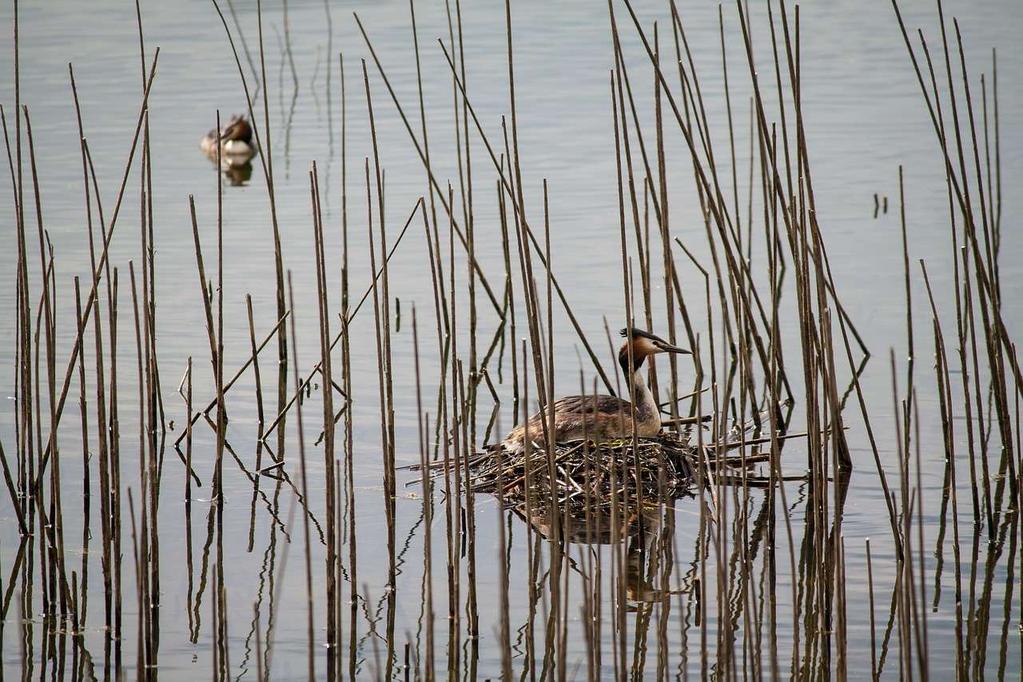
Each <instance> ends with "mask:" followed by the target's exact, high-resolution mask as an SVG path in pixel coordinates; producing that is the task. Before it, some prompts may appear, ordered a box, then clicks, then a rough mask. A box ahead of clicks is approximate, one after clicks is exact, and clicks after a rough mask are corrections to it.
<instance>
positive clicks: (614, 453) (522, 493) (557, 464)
mask: <svg viewBox="0 0 1023 682" xmlns="http://www.w3.org/2000/svg"><path fill="white" fill-rule="evenodd" d="M551 454H552V455H553V456H552V457H549V453H548V452H547V449H546V448H535V449H531V451H530V452H529V453H526V452H525V451H523V452H508V451H505V450H500V449H495V450H493V451H491V452H489V453H486V454H481V455H480V456H477V457H476V458H474V460H473V461H472V463H471V464H470V471H469V473H470V477H469V486H470V488H471V489H472V490H473V491H474V492H484V493H493V494H495V495H497V496H498V497H500V498H501V499H502V500H503V501H504V503H505V504H506V505H509V506H512V507H519V506H525V504H526V501H527V500H526V497H527V495H529V496H530V497H531V499H532V500H533V501H534V503H539V504H544V505H546V504H549V503H550V502H551V501H555V503H556V504H557V506H558V507H559V508H561V509H562V510H563V512H567V513H569V514H571V513H572V512H574V511H579V512H581V511H582V510H583V509H584V508H585V509H587V510H588V512H589V513H592V512H595V511H596V512H599V511H600V510H601V509H602V508H606V509H607V510H609V509H610V508H611V507H612V506H613V505H615V504H618V505H621V504H623V503H626V504H635V503H636V502H637V501H650V502H656V501H665V500H668V499H675V498H678V497H682V496H685V495H687V494H689V493H691V492H692V488H693V485H694V481H695V476H696V474H695V470H696V469H695V468H696V467H698V466H702V464H701V463H700V458H699V454H698V451H697V448H695V447H693V446H691V445H690V444H689V441H688V438H686V437H685V436H680V435H678V434H673V433H662V434H660V435H658V436H656V437H654V438H640V439H637V441H636V442H635V445H634V443H633V440H632V439H631V438H628V439H621V440H614V441H608V442H604V443H593V442H588V441H574V442H568V443H558V444H557V445H555V446H554V449H553V453H551Z"/></svg>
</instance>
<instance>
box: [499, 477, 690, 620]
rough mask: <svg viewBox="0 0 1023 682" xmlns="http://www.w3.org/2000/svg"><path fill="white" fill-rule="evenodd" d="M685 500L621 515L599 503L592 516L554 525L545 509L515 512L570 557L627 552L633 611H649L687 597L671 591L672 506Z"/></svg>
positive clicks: (646, 501)
mask: <svg viewBox="0 0 1023 682" xmlns="http://www.w3.org/2000/svg"><path fill="white" fill-rule="evenodd" d="M684 496H685V497H689V496H690V495H688V494H686V495H684ZM679 497H680V495H677V494H676V495H672V496H667V495H666V496H665V497H664V499H661V500H657V499H652V498H643V499H641V500H639V501H638V504H637V501H636V500H629V503H628V505H620V506H619V505H616V507H617V509H616V510H615V511H612V510H611V509H609V508H607V507H606V506H603V505H599V504H596V503H595V504H593V505H592V506H591V508H590V513H589V514H579V513H578V512H569V513H565V510H564V509H562V510H560V511H559V512H558V514H559V516H558V519H557V524H554V523H551V520H550V509H549V507H547V506H545V505H543V504H540V505H538V506H539V507H541V508H540V509H538V510H533V511H532V513H531V515H530V516H529V517H527V516H526V514H525V511H524V508H523V506H522V505H516V506H514V507H513V508H512V509H513V511H514V512H515V514H516V515H517V516H518V517H519V518H521V519H522V520H523V521H525V522H526V523H528V524H529V525H530V526H531V527H532V528H533V530H534V531H535V532H537V533H539V534H540V535H541V536H542V537H543V538H545V539H546V540H548V541H549V542H552V543H555V542H557V540H558V538H560V539H561V543H563V546H564V548H565V549H564V550H563V551H568V548H567V545H577V546H589V549H590V550H593V549H596V546H598V545H603V546H608V547H610V548H612V551H621V550H622V549H624V554H623V556H622V563H621V564H620V565H621V566H622V569H623V573H624V576H623V577H624V588H625V597H626V599H627V600H628V604H627V609H628V610H629V611H644V610H645V609H646V607H647V606H650V605H654V604H662V603H665V602H667V601H668V600H669V599H670V598H671V597H672V596H673V595H677V594H680V593H681V592H683V591H684V590H680V589H672V588H671V587H670V584H671V583H672V582H673V581H672V580H671V579H670V578H671V570H672V567H673V565H674V561H673V558H672V554H673V544H672V540H673V537H674V530H675V520H674V508H673V506H672V501H673V500H675V499H678V498H679ZM615 512H617V513H615ZM555 526H557V527H555Z"/></svg>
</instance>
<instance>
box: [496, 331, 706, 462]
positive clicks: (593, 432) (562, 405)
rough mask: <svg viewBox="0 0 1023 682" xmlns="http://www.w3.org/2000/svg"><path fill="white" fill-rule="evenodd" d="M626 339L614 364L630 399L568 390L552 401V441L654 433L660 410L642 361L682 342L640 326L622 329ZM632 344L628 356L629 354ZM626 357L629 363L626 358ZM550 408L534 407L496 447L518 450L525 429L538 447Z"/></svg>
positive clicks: (658, 425)
mask: <svg viewBox="0 0 1023 682" xmlns="http://www.w3.org/2000/svg"><path fill="white" fill-rule="evenodd" d="M621 334H622V336H624V337H625V343H624V344H623V345H622V347H621V350H619V351H618V364H619V365H620V366H621V368H622V372H623V373H624V374H625V380H626V382H627V383H628V386H629V395H630V397H631V398H632V402H629V401H627V400H622V399H621V398H616V397H614V396H610V395H572V396H566V397H564V398H561V399H560V400H557V401H555V402H554V404H553V405H551V406H550V409H551V410H553V412H554V434H553V436H554V442H555V443H563V442H566V441H571V440H580V439H583V438H588V439H589V440H592V441H596V442H601V441H608V440H614V439H615V438H629V437H631V436H632V434H633V433H634V432H635V434H636V435H637V436H639V437H641V438H649V437H651V436H656V435H657V433H658V431H660V430H661V416H660V411H659V410H658V408H657V402H656V401H655V400H654V396H653V394H652V393H651V392H650V389H649V388H647V385H646V380H644V378H643V372H642V368H643V361H644V360H646V358H647V357H648V356H651V355H656V354H658V353H685V354H689V353H690V351H688V350H686V349H685V348H679V347H678V346H673V345H671V344H670V343H668V342H667V341H665V340H664V339H662V338H660V337H658V336H654V335H653V334H651V333H650V332H646V331H643V330H642V329H636V328H632V329H623V330H622V331H621ZM630 350H631V360H630ZM630 362H631V364H630ZM548 419H549V412H547V411H544V410H541V411H540V412H537V413H536V414H534V415H533V416H532V417H530V419H529V421H528V422H527V423H526V424H520V425H518V426H516V427H515V428H514V429H512V431H511V432H510V433H509V434H508V435H507V436H505V438H504V440H503V441H501V444H500V447H502V448H503V449H505V450H508V451H512V452H520V451H522V449H523V448H524V447H525V443H526V432H527V430H528V432H529V440H530V441H532V442H533V443H534V445H535V446H537V447H543V445H544V430H545V428H546V425H547V424H548Z"/></svg>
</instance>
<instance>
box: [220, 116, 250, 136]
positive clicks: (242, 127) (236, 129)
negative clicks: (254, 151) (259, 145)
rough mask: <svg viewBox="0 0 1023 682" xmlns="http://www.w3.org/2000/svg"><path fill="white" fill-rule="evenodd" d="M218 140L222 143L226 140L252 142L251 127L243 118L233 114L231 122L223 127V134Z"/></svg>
mask: <svg viewBox="0 0 1023 682" xmlns="http://www.w3.org/2000/svg"><path fill="white" fill-rule="evenodd" d="M220 139H221V140H222V141H224V142H226V141H228V140H239V141H241V142H251V141H252V127H251V126H250V125H249V122H248V120H246V118H245V117H244V116H239V115H237V114H235V115H234V116H232V117H231V120H230V121H228V122H227V125H226V126H224V130H223V132H221V133H220Z"/></svg>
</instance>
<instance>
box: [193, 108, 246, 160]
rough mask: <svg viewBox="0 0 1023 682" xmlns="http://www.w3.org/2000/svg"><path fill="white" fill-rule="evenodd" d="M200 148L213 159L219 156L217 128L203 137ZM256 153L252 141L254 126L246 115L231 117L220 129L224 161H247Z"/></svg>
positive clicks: (221, 152)
mask: <svg viewBox="0 0 1023 682" xmlns="http://www.w3.org/2000/svg"><path fill="white" fill-rule="evenodd" d="M199 146H200V148H201V149H202V151H203V153H205V154H206V155H207V156H209V157H210V158H211V159H216V158H217V129H216V128H213V129H212V130H210V132H208V133H206V137H204V138H203V139H202V142H201V143H200V145H199ZM255 154H256V148H255V145H254V144H253V142H252V126H251V125H249V122H248V120H247V119H246V118H245V117H244V116H239V115H235V116H232V117H231V120H230V121H228V122H227V123H226V124H225V125H224V126H223V127H222V128H221V130H220V155H221V159H222V161H223V162H224V163H228V164H237V163H245V162H247V161H248V160H249V159H251V158H252V157H253V156H255Z"/></svg>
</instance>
